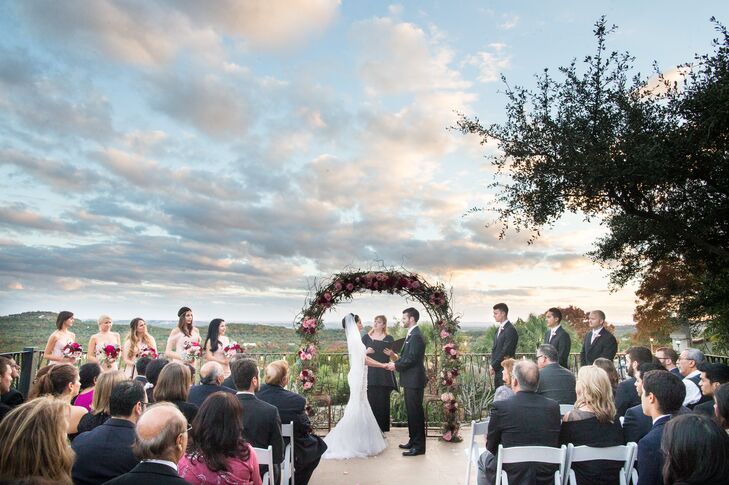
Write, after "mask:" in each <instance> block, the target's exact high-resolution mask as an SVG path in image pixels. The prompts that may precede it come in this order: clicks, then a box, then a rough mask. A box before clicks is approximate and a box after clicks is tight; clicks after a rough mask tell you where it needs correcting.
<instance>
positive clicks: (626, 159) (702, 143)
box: [457, 18, 729, 342]
mask: <svg viewBox="0 0 729 485" xmlns="http://www.w3.org/2000/svg"><path fill="white" fill-rule="evenodd" d="M712 22H714V24H715V26H716V30H717V31H718V32H719V34H720V39H718V40H715V41H714V45H713V47H714V50H713V52H712V53H711V54H707V55H701V56H695V58H694V62H693V63H691V64H686V65H684V66H680V72H682V73H683V76H682V79H681V81H679V82H669V80H668V79H666V78H664V77H663V76H659V78H658V79H659V81H660V82H659V83H657V85H655V86H653V85H652V84H651V82H650V80H649V79H646V78H643V77H642V76H641V75H640V74H635V75H631V71H632V70H633V61H634V58H633V57H631V56H630V55H629V54H628V53H617V52H608V50H607V46H606V39H607V37H608V35H609V34H610V33H611V32H613V31H614V30H615V27H614V26H613V27H608V26H607V25H606V22H605V19H604V18H602V19H600V20H599V21H598V22H597V23H596V24H595V30H594V33H595V36H596V38H597V50H596V53H595V54H594V55H591V56H586V57H585V58H584V62H583V63H582V64H583V65H584V72H580V71H579V70H578V63H577V61H576V60H573V61H572V62H571V63H570V64H569V65H568V66H566V67H561V68H559V73H560V75H561V77H562V79H560V80H556V79H555V78H553V77H552V75H551V74H550V72H549V70H547V69H545V70H544V72H543V73H542V74H541V75H539V76H537V89H536V90H535V91H531V90H529V89H527V88H524V87H519V86H517V87H514V88H511V87H509V86H508V84H507V86H506V96H507V106H506V113H507V120H506V122H505V123H503V124H491V125H489V126H484V125H482V124H481V122H480V121H479V119H478V118H473V119H470V118H467V117H465V116H461V118H460V120H459V122H458V126H457V127H458V129H459V130H460V131H461V132H463V133H473V134H477V135H478V136H480V137H481V138H482V140H483V142H487V141H490V140H496V141H497V143H498V146H499V148H500V151H501V152H500V153H499V154H497V155H495V156H493V157H491V160H492V163H493V165H494V166H495V167H496V168H497V171H498V173H499V174H500V175H502V176H505V177H501V179H502V181H497V182H496V183H494V187H496V188H497V189H498V190H499V197H498V199H499V206H498V207H497V208H496V209H495V210H496V212H497V220H498V222H499V223H500V224H501V229H502V230H501V235H502V236H503V235H504V234H505V232H506V231H507V230H508V229H509V228H510V227H512V226H513V227H514V228H515V229H517V230H527V231H530V232H531V233H532V238H536V237H538V236H539V231H540V229H541V228H542V227H545V226H551V225H552V224H554V222H555V221H557V220H558V219H559V218H560V217H561V216H562V215H563V214H564V213H565V212H567V211H569V212H574V213H581V214H583V215H584V216H585V218H586V219H587V220H590V219H596V220H599V221H600V222H601V223H602V225H603V226H605V227H606V228H607V233H606V235H605V236H603V237H602V238H600V239H598V240H597V241H596V242H595V247H594V250H593V251H592V252H591V253H590V255H591V257H592V258H593V259H594V260H595V261H596V262H598V263H600V264H602V265H604V266H606V267H607V268H608V269H609V270H610V281H611V286H612V287H620V286H624V285H625V284H626V283H628V282H629V281H631V280H634V279H635V280H643V279H645V278H647V277H649V276H650V275H652V274H655V273H657V272H660V271H661V268H663V267H666V266H669V265H671V264H675V263H676V262H679V263H680V264H681V265H683V266H684V267H685V268H687V270H688V271H689V272H690V274H691V276H692V281H693V285H692V286H691V292H690V294H689V295H688V296H687V297H686V298H685V299H684V300H683V301H682V303H681V305H679V307H678V317H681V318H687V319H689V320H690V321H694V322H702V324H704V325H706V327H707V328H708V329H709V331H711V332H713V333H715V334H716V335H718V336H719V338H720V339H721V340H723V341H724V342H729V270H726V269H724V268H727V267H728V265H729V237H727V236H729V217H728V216H729V35H728V34H727V30H726V28H725V27H724V26H722V25H721V24H719V23H718V22H717V21H716V20H715V19H713V18H712ZM504 82H506V80H505V79H504ZM476 210H478V209H476Z"/></svg>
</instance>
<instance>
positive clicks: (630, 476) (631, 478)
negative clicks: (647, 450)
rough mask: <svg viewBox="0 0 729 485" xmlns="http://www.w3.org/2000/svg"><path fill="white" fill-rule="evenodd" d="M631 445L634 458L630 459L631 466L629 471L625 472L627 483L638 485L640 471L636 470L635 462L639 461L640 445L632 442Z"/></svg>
mask: <svg viewBox="0 0 729 485" xmlns="http://www.w3.org/2000/svg"><path fill="white" fill-rule="evenodd" d="M628 444H629V445H633V458H631V459H630V466H628V469H627V470H625V476H626V477H627V478H626V481H627V483H628V485H630V484H631V483H632V484H633V485H638V470H636V469H635V462H636V461H638V443H633V442H632V441H631V442H630V443H628Z"/></svg>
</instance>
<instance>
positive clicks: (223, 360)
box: [203, 318, 230, 377]
mask: <svg viewBox="0 0 729 485" xmlns="http://www.w3.org/2000/svg"><path fill="white" fill-rule="evenodd" d="M225 331H226V325H225V320H223V319H222V318H214V319H212V320H211V321H210V325H208V335H207V336H206V337H205V344H204V345H203V347H204V348H205V360H206V361H211V360H212V361H213V362H217V363H218V364H220V365H222V366H223V375H224V376H225V377H228V376H229V375H230V359H229V358H228V357H226V356H225V350H223V349H225V346H226V345H228V344H229V343H230V339H229V338H228V337H226V336H225Z"/></svg>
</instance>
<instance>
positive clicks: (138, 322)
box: [122, 317, 157, 379]
mask: <svg viewBox="0 0 729 485" xmlns="http://www.w3.org/2000/svg"><path fill="white" fill-rule="evenodd" d="M143 354H149V355H147V357H153V355H156V354H157V342H155V340H154V337H152V335H150V334H149V331H148V328H147V322H145V321H144V319H143V318H139V317H137V318H134V319H132V321H131V322H129V334H128V335H127V338H126V339H125V340H124V349H123V350H122V357H123V358H124V363H125V364H126V367H125V368H124V372H125V373H126V375H127V377H129V378H130V379H131V378H132V377H134V374H135V373H136V367H135V366H136V364H137V359H139V358H140V357H141V356H142V355H143ZM153 358H154V357H153Z"/></svg>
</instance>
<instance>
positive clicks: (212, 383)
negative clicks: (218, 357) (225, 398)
mask: <svg viewBox="0 0 729 485" xmlns="http://www.w3.org/2000/svg"><path fill="white" fill-rule="evenodd" d="M224 380H225V376H224V375H223V366H222V365H220V364H219V363H217V362H213V361H210V362H206V363H205V365H203V366H202V368H201V369H200V384H198V385H196V386H192V387H191V388H190V393H189V394H188V395H187V402H189V403H192V404H194V405H195V406H197V407H200V406H202V403H203V401H205V399H207V397H208V396H209V395H210V394H213V393H215V392H227V393H229V394H235V391H234V390H233V389H230V388H228V387H225V386H224V385H223V381H224Z"/></svg>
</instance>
